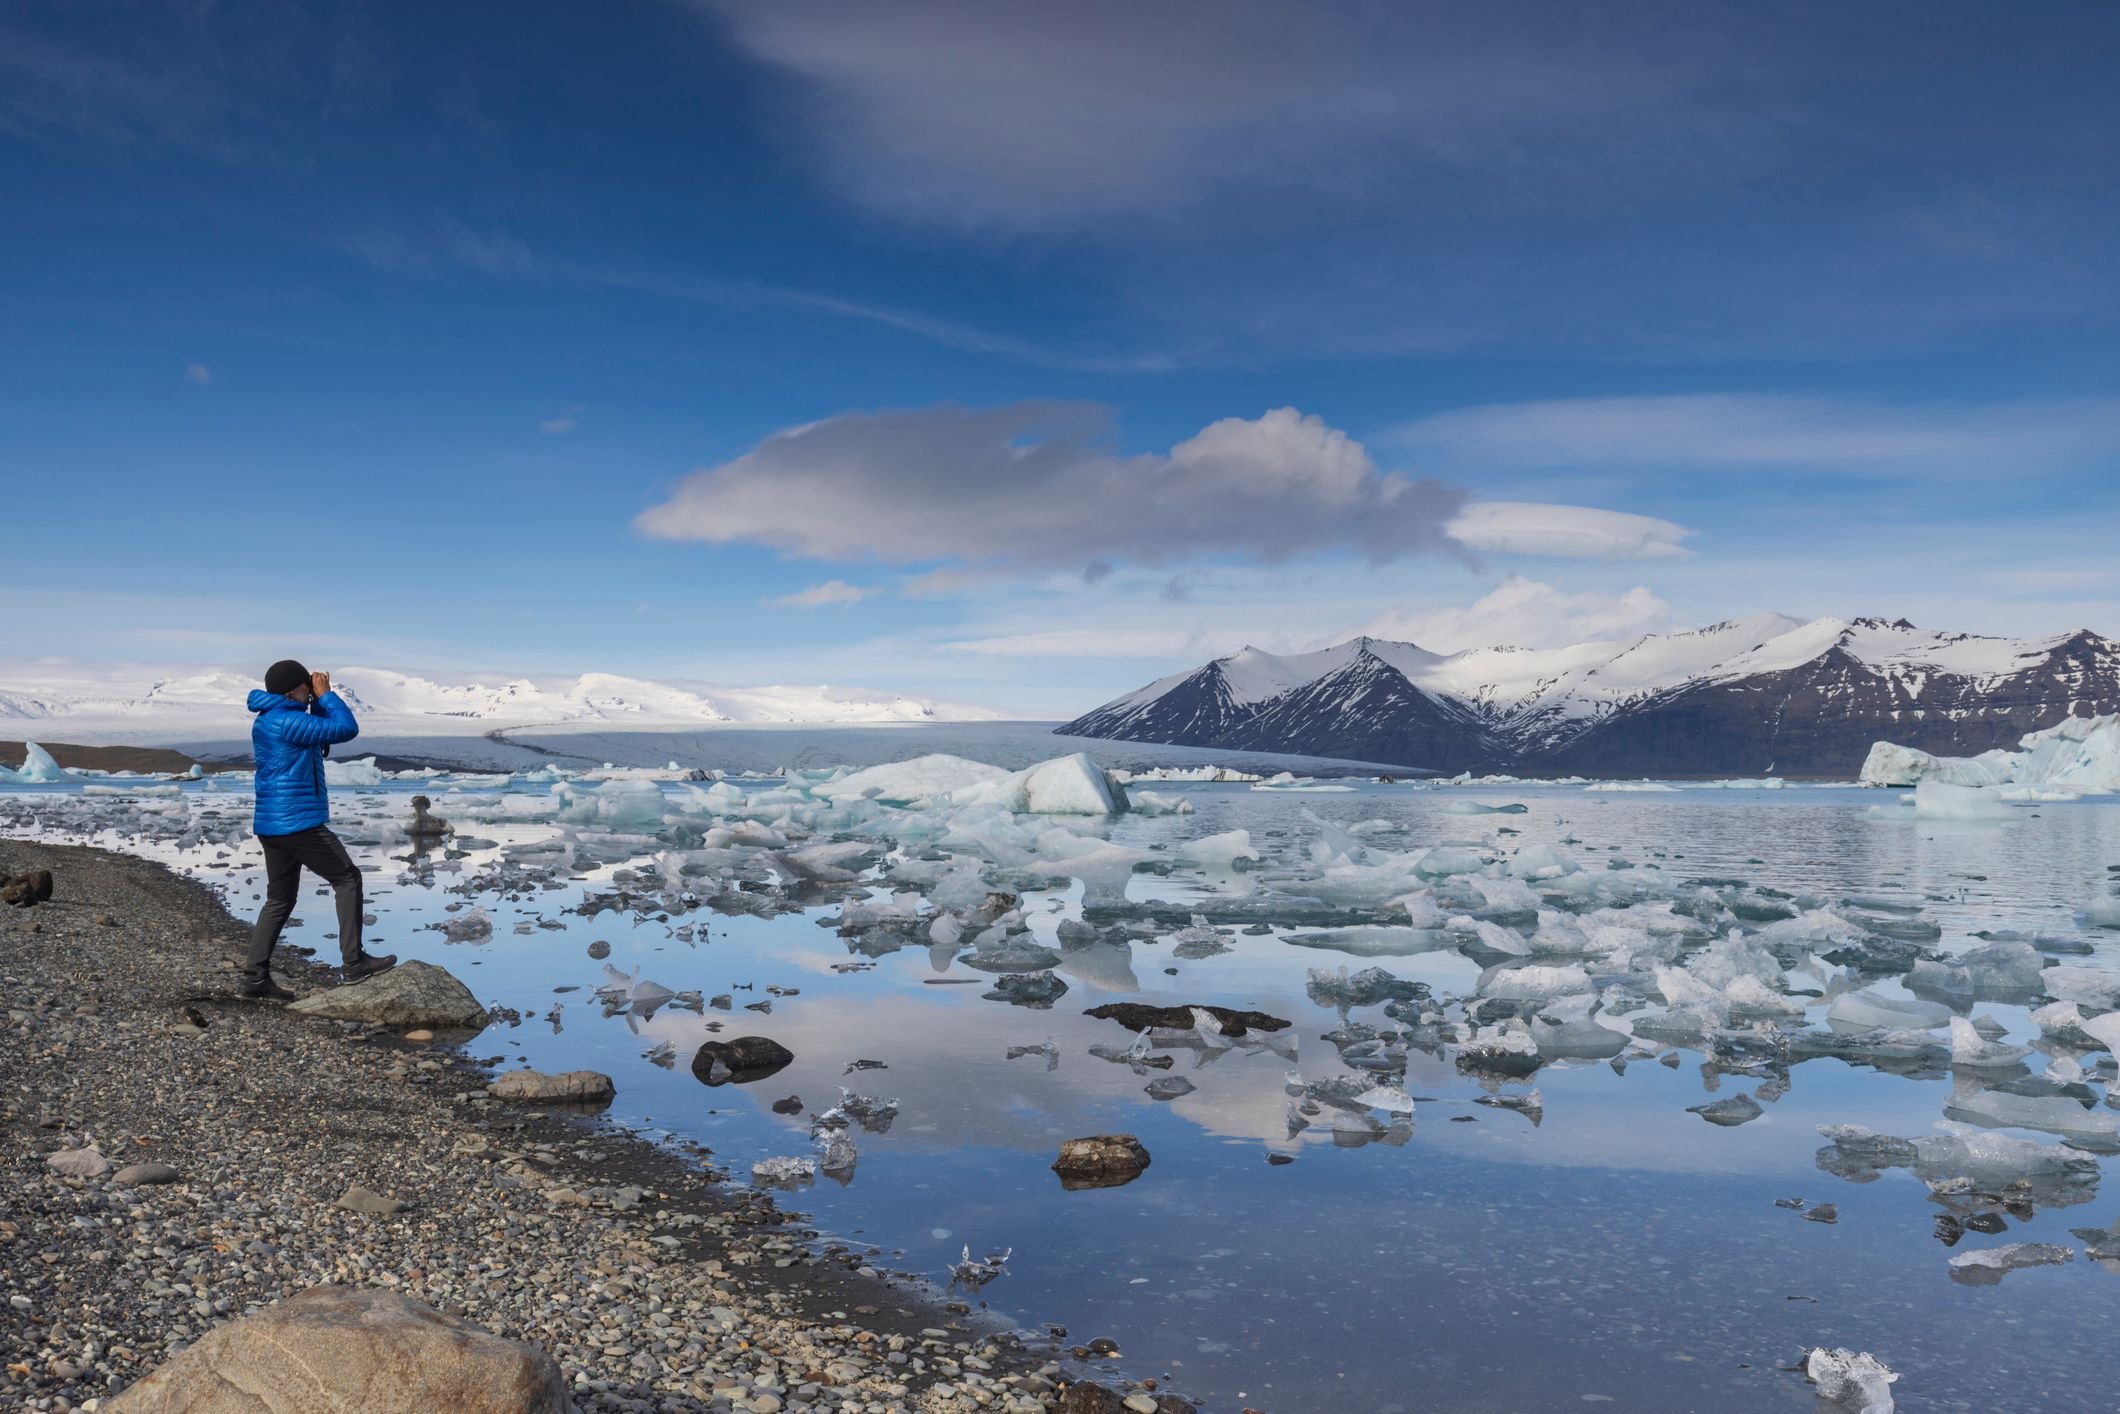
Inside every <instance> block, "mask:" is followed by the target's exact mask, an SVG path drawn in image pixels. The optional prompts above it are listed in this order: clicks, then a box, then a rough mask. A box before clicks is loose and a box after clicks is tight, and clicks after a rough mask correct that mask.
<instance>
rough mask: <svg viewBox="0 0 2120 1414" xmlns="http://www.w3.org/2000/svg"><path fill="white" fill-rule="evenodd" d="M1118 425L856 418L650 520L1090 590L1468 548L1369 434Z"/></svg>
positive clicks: (1301, 423)
mask: <svg viewBox="0 0 2120 1414" xmlns="http://www.w3.org/2000/svg"><path fill="white" fill-rule="evenodd" d="M1107 434H1108V420H1107V417H1106V414H1105V413H1104V411H1103V410H1102V409H1100V408H1096V407H1093V406H1089V405H1085V404H1078V403H1037V402H1034V403H1016V404H1012V405H1010V406H1007V407H999V408H986V409H973V408H962V407H955V406H944V407H932V408H920V409H913V410H907V411H897V412H881V413H854V414H847V415H844V416H840V417H832V418H827V419H825V420H824V421H822V422H814V423H810V424H808V425H806V426H802V427H794V428H789V429H787V430H785V431H782V432H776V433H774V434H773V435H772V436H770V437H768V438H766V439H765V440H764V441H763V442H761V443H759V444H758V445H757V446H756V447H754V448H752V449H751V450H750V451H748V452H745V453H744V454H743V455H741V456H739V457H737V458H735V459H734V460H732V461H728V462H724V463H723V464H721V465H720V466H715V467H709V468H705V469H703V470H700V471H697V472H695V473H693V474H692V475H691V476H689V477H686V478H685V479H684V480H683V481H682V482H680V483H679V484H678V486H677V487H676V488H675V490H674V491H673V493H672V494H671V496H670V498H669V499H668V500H667V501H665V502H663V503H662V504H661V505H658V506H654V507H651V508H650V509H648V510H647V511H644V512H643V513H642V514H641V515H640V517H639V518H638V520H637V522H636V524H637V526H638V528H639V529H640V530H642V531H643V532H644V533H646V534H649V535H652V536H656V537H658V538H663V539H673V540H701V541H705V542H708V543H710V544H727V543H731V542H736V541H749V542H754V543H757V544H762V545H767V546H770V547H772V548H774V549H778V550H782V551H785V552H787V553H789V554H793V555H800V556H806V557H809V558H813V559H822V560H838V561H852V560H867V559H876V560H881V561H884V562H887V563H892V564H916V563H922V562H937V561H943V562H949V561H955V562H958V563H961V564H965V565H974V566H978V565H984V566H991V567H1006V568H1009V569H1013V570H1019V571H1020V570H1042V569H1070V570H1076V571H1082V572H1085V573H1086V575H1087V576H1088V577H1089V578H1091V579H1092V580H1094V578H1095V577H1096V575H1097V568H1096V567H1097V566H1098V565H1099V564H1100V562H1101V563H1110V562H1115V561H1120V560H1126V561H1132V562H1135V563H1142V564H1159V563H1173V562H1180V561H1184V560H1187V559H1192V558H1198V557H1202V556H1210V555H1214V556H1236V557H1241V558H1249V559H1256V560H1264V561H1275V560H1284V559H1287V558H1290V557H1292V556H1295V555H1300V554H1306V553H1312V552H1331V551H1338V552H1351V553H1354V554H1358V555H1361V556H1363V557H1365V558H1367V559H1368V560H1370V561H1371V562H1373V563H1384V562H1387V561H1391V560H1395V559H1399V558H1401V557H1404V556H1409V555H1418V554H1445V555H1457V556H1460V557H1462V556H1463V555H1464V550H1463V548H1462V547H1461V546H1460V545H1459V543H1458V541H1457V540H1455V539H1453V538H1452V535H1451V533H1450V532H1448V531H1447V530H1446V526H1447V525H1449V524H1451V523H1452V518H1453V517H1456V516H1458V515H1459V514H1460V512H1462V511H1463V510H1464V509H1465V504H1466V501H1467V499H1468V495H1467V493H1466V492H1465V491H1463V490H1460V489H1457V488H1453V487H1450V486H1446V485H1444V484H1442V483H1441V482H1438V481H1434V480H1425V479H1424V480H1414V479H1410V478H1408V477H1405V476H1402V475H1399V474H1397V473H1394V472H1385V471H1382V470H1380V469H1379V468H1378V467H1377V465H1376V464H1375V462H1374V461H1372V460H1371V458H1370V456H1369V453H1368V451H1367V449H1365V448H1364V447H1363V446H1362V444H1361V443H1360V442H1357V441H1355V440H1354V439H1353V438H1351V437H1349V436H1348V435H1347V434H1346V433H1344V432H1342V431H1339V430H1338V429H1336V428H1333V427H1329V426H1327V425H1326V424H1325V422H1324V421H1323V420H1322V419H1320V418H1317V417H1314V416H1305V415H1304V414H1302V413H1300V412H1298V411H1297V410H1295V409H1294V408H1279V409H1276V410H1274V411H1271V412H1268V413H1266V414H1264V415H1263V416H1260V417H1257V418H1250V419H1246V418H1236V417H1231V418H1224V419H1222V420H1221V421H1219V422H1216V423H1213V424H1211V425H1209V426H1208V427H1206V428H1203V429H1202V430H1201V431H1200V432H1198V433H1196V434H1195V435H1193V436H1191V437H1189V438H1187V439H1186V440H1184V441H1182V442H1180V443H1178V444H1177V445H1176V446H1174V447H1172V448H1171V449H1170V450H1169V451H1168V452H1164V453H1149V454H1122V453H1119V452H1117V451H1114V450H1112V449H1111V448H1110V447H1109V446H1108V444H1107ZM1658 524H1660V523H1658ZM1673 529H1675V527H1674V528H1673Z"/></svg>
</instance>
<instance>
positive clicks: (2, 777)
mask: <svg viewBox="0 0 2120 1414" xmlns="http://www.w3.org/2000/svg"><path fill="white" fill-rule="evenodd" d="M79 779H80V777H78V776H76V775H74V774H73V773H72V772H71V771H68V770H66V769H65V768H64V767H62V766H60V764H59V763H58V762H56V761H54V760H52V754H51V753H50V752H49V751H46V750H45V749H44V748H43V747H41V746H39V745H37V743H35V742H34V741H29V742H24V743H23V750H22V765H21V767H20V768H19V769H15V770H10V769H9V768H8V767H6V766H0V782H12V783H16V784H20V785H31V786H55V785H60V784H62V783H64V782H67V781H75V780H79Z"/></svg>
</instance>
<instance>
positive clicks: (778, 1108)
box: [773, 1095, 802, 1115]
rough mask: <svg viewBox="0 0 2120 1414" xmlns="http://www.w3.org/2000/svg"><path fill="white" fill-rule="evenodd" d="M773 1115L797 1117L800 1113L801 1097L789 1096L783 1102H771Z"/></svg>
mask: <svg viewBox="0 0 2120 1414" xmlns="http://www.w3.org/2000/svg"><path fill="white" fill-rule="evenodd" d="M773 1113H774V1114H777V1115H799V1114H801V1113H802V1096H800V1095H790V1096H788V1097H787V1098H786V1099H785V1100H775V1101H774V1102H773Z"/></svg>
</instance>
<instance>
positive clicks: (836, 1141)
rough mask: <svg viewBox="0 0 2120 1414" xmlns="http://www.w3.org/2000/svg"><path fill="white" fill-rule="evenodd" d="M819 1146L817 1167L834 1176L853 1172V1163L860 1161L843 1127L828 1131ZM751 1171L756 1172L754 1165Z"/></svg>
mask: <svg viewBox="0 0 2120 1414" xmlns="http://www.w3.org/2000/svg"><path fill="white" fill-rule="evenodd" d="M821 1147H822V1150H823V1152H821V1153H820V1154H819V1155H818V1156H817V1167H818V1168H819V1169H820V1170H822V1171H823V1172H825V1173H828V1174H831V1175H833V1176H834V1177H840V1176H843V1175H846V1174H851V1173H853V1172H854V1165H855V1164H856V1163H858V1162H859V1161H860V1157H861V1156H860V1155H859V1154H857V1153H856V1152H855V1151H854V1141H853V1140H851V1139H849V1138H847V1132H846V1131H845V1130H844V1129H834V1130H831V1131H828V1132H827V1133H826V1134H825V1135H824V1137H823V1142H822V1146H821ZM752 1172H753V1173H756V1172H757V1170H756V1168H755V1167H754V1168H753V1170H752Z"/></svg>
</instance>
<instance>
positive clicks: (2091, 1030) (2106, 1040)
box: [2055, 1002, 2120, 1056]
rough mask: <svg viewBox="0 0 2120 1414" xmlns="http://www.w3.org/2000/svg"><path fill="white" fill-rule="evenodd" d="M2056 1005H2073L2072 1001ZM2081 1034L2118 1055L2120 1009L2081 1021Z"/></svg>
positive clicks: (2119, 1051)
mask: <svg viewBox="0 0 2120 1414" xmlns="http://www.w3.org/2000/svg"><path fill="white" fill-rule="evenodd" d="M2055 1005H2057V1006H2068V1007H2073V1006H2075V1003H2074V1002H2057V1003H2056V1004H2055ZM2080 1029H2081V1030H2082V1032H2083V1034H2084V1035H2086V1036H2088V1037H2089V1038H2090V1039H2091V1040H2093V1041H2096V1042H2097V1043H2098V1044H2099V1045H2101V1046H2103V1047H2105V1049H2107V1050H2108V1051H2111V1052H2112V1053H2113V1054H2114V1055H2116V1056H2120V1011H2109V1012H2107V1013H2105V1015H2103V1016H2094V1017H2092V1018H2091V1019H2090V1020H2088V1021H2085V1022H2082V1023H2081V1027H2080Z"/></svg>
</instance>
